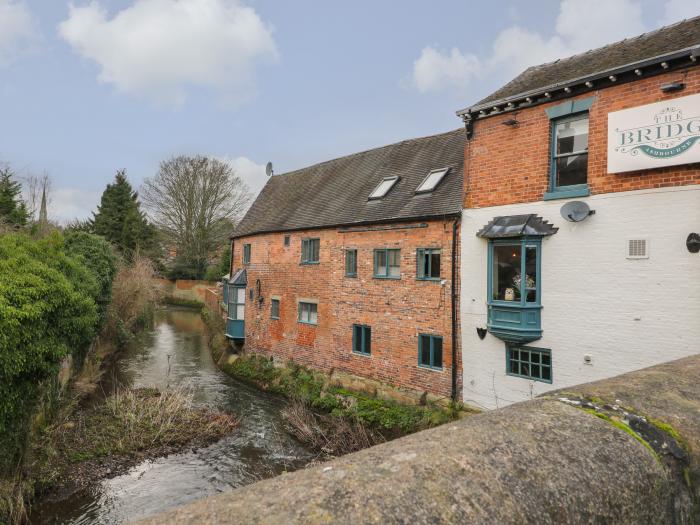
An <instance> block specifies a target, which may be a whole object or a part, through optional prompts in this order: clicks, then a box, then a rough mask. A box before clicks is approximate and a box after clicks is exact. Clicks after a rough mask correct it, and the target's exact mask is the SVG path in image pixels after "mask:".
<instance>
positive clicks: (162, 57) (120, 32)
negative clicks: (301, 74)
mask: <svg viewBox="0 0 700 525" xmlns="http://www.w3.org/2000/svg"><path fill="white" fill-rule="evenodd" d="M59 34H60V36H61V37H62V38H63V39H64V40H66V42H68V43H69V44H70V45H71V46H72V47H73V49H74V51H76V52H77V53H79V54H80V55H82V56H83V57H85V58H88V59H90V60H92V61H94V62H96V63H97V64H98V65H99V67H100V74H99V79H100V80H101V81H102V82H106V83H109V84H113V85H114V86H115V87H116V88H117V90H119V91H121V92H125V93H130V94H135V95H141V96H146V97H148V98H150V99H151V100H153V101H155V102H156V103H158V104H161V105H174V106H177V105H180V104H182V103H183V102H184V100H185V98H186V95H187V88H188V87H189V86H197V87H205V88H212V89H214V90H215V91H217V92H218V93H219V95H220V96H221V98H222V100H223V101H224V102H225V103H227V104H230V105H236V104H240V103H242V102H245V101H246V100H247V99H248V98H250V97H251V96H252V95H253V94H254V92H255V78H254V77H255V75H254V69H255V66H256V64H257V63H258V62H259V61H264V60H273V59H275V58H276V57H277V49H276V47H275V42H274V40H273V38H272V33H271V29H270V28H269V27H268V26H267V25H266V24H265V23H264V22H263V21H262V20H261V19H260V17H259V16H258V14H257V13H256V12H255V10H254V9H253V8H251V7H248V6H245V5H244V4H242V3H241V2H240V1H239V0H136V1H135V2H134V3H133V4H132V5H131V6H130V7H127V8H126V9H124V10H122V11H119V12H118V13H116V14H115V15H114V16H113V17H111V18H109V16H108V14H107V12H106V10H105V9H104V8H103V7H102V6H101V5H100V4H99V3H98V2H97V1H94V0H93V1H92V2H91V3H90V4H88V5H86V6H82V7H76V6H75V5H71V6H70V12H69V15H68V18H67V19H66V20H65V21H63V22H62V23H61V24H60V25H59Z"/></svg>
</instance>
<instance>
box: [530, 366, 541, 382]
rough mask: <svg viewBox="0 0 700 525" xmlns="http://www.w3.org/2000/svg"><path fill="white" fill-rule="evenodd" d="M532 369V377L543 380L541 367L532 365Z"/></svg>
mask: <svg viewBox="0 0 700 525" xmlns="http://www.w3.org/2000/svg"><path fill="white" fill-rule="evenodd" d="M531 368H532V370H530V373H531V374H532V377H534V378H536V379H541V378H542V376H541V375H540V365H536V364H532V365H531Z"/></svg>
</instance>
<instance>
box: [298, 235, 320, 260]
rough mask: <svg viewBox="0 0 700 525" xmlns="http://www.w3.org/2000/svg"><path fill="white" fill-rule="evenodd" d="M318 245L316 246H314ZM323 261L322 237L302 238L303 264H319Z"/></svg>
mask: <svg viewBox="0 0 700 525" xmlns="http://www.w3.org/2000/svg"><path fill="white" fill-rule="evenodd" d="M314 246H316V248H314ZM320 262H321V239H319V238H318V237H309V238H307V239H302V240H301V264H319V263H320Z"/></svg>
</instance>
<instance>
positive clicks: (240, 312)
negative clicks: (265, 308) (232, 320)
mask: <svg viewBox="0 0 700 525" xmlns="http://www.w3.org/2000/svg"><path fill="white" fill-rule="evenodd" d="M236 319H240V320H241V321H242V320H244V319H245V304H239V305H238V306H236Z"/></svg>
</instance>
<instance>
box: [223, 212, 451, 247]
mask: <svg viewBox="0 0 700 525" xmlns="http://www.w3.org/2000/svg"><path fill="white" fill-rule="evenodd" d="M461 213H462V211H461V210H455V211H448V212H443V213H435V214H431V215H416V216H414V217H394V218H390V219H381V220H371V221H356V222H344V223H338V224H320V225H318V226H300V227H298V228H271V229H262V230H255V231H249V232H244V233H241V234H236V233H234V234H233V235H231V237H230V239H231V240H235V239H241V238H243V237H250V236H251V235H263V234H270V233H285V232H299V231H305V230H329V229H333V228H343V227H348V226H367V225H370V224H396V223H401V222H415V221H429V220H437V219H441V218H443V217H457V216H459V215H460V214H461Z"/></svg>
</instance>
